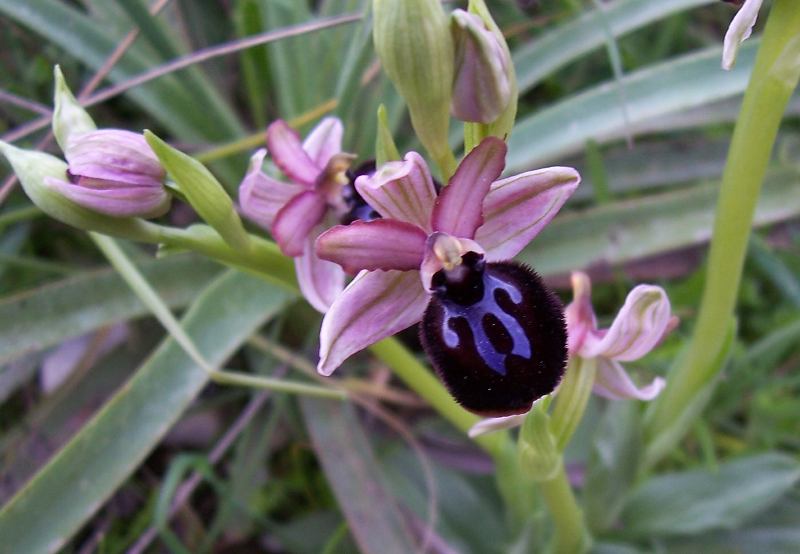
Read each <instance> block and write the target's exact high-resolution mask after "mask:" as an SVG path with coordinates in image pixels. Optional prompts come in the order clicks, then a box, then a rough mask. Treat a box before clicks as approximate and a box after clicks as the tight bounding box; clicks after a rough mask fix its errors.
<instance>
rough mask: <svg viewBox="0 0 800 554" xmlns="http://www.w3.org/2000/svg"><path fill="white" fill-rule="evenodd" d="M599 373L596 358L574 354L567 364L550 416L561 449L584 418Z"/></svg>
mask: <svg viewBox="0 0 800 554" xmlns="http://www.w3.org/2000/svg"><path fill="white" fill-rule="evenodd" d="M596 373H597V360H596V359H595V358H581V357H573V358H571V359H570V361H569V365H567V372H566V375H564V381H563V382H562V383H561V385H560V386H559V388H558V394H557V395H556V406H555V409H553V415H552V417H551V419H550V428H551V430H552V432H553V435H554V437H555V439H556V446H557V447H558V449H559V451H561V452H563V451H564V448H566V446H567V444H568V443H569V439H571V438H572V434H573V433H574V432H575V429H577V427H578V424H579V423H580V422H581V420H582V419H583V413H584V412H585V411H586V405H587V404H588V403H589V396H590V394H591V392H592V387H593V386H594V379H595V374H596Z"/></svg>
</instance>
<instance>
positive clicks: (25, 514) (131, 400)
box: [0, 271, 291, 553]
mask: <svg viewBox="0 0 800 554" xmlns="http://www.w3.org/2000/svg"><path fill="white" fill-rule="evenodd" d="M290 298H291V295H289V294H287V293H286V292H285V291H284V290H282V289H277V288H275V287H274V286H271V285H268V284H266V283H264V282H263V281H260V280H257V279H255V278H253V277H249V276H246V275H244V274H241V273H235V272H232V271H229V272H227V273H225V274H224V275H223V276H222V277H220V278H219V279H218V280H216V281H215V282H214V283H213V284H212V285H211V286H210V287H209V288H207V289H206V290H205V291H204V292H203V294H201V295H200V296H199V297H198V298H197V300H196V301H195V302H194V304H193V305H192V307H191V308H190V309H189V311H188V312H187V314H186V315H185V316H184V318H183V320H182V323H183V325H184V327H185V328H186V331H187V332H188V333H189V335H190V336H191V337H192V338H193V339H194V341H195V342H196V343H197V345H198V347H199V348H200V350H201V351H202V354H203V355H204V356H205V357H206V359H208V360H209V361H210V362H211V363H212V364H221V363H222V362H224V360H225V359H227V358H228V357H229V356H230V355H231V354H232V353H233V351H234V350H236V348H237V347H238V346H239V345H240V344H242V342H243V341H244V340H245V339H246V338H247V337H248V336H250V335H251V334H252V333H253V332H254V331H255V330H256V329H257V328H258V327H259V326H260V325H262V324H263V323H264V322H265V321H267V320H268V319H269V318H270V317H271V316H273V315H275V313H276V312H277V311H278V310H280V309H281V308H282V307H283V306H284V305H285V303H286V302H287V300H288V299H290ZM207 380H208V373H207V372H206V371H204V370H203V369H201V368H199V367H198V366H196V365H195V364H194V363H193V362H192V361H191V360H190V359H189V358H188V357H187V356H186V354H185V353H184V352H183V350H182V349H181V348H180V346H178V345H177V344H176V343H175V342H174V341H172V340H171V339H167V340H165V341H164V342H163V343H162V344H161V346H160V347H159V348H158V349H157V350H156V351H155V352H154V354H153V355H152V356H151V357H150V359H149V360H148V361H147V362H146V363H145V364H144V365H143V366H142V367H141V368H140V369H139V371H137V373H136V375H135V376H134V377H133V379H132V380H131V381H129V382H128V383H127V384H126V386H125V387H124V388H122V389H121V390H120V391H119V392H118V393H117V394H116V395H115V396H114V397H113V398H112V399H111V400H110V401H109V402H108V403H107V404H106V405H105V406H104V408H103V409H102V410H101V411H100V413H98V414H97V415H96V416H95V417H94V418H93V419H92V420H91V421H90V422H89V423H88V424H87V425H86V426H84V427H83V429H81V431H80V432H79V433H78V434H77V435H76V436H75V437H74V438H73V439H72V440H71V441H70V442H69V443H68V444H67V446H66V447H65V448H64V449H63V450H62V451H61V452H59V454H58V455H57V456H56V457H55V458H54V459H53V460H51V461H50V463H48V464H47V465H46V466H45V467H44V468H43V469H42V470H41V471H40V472H39V473H38V474H37V475H36V476H35V477H34V479H33V480H32V481H31V482H30V483H28V485H27V486H26V487H25V488H23V489H22V490H21V491H19V492H18V493H17V495H16V496H15V497H14V498H13V499H12V500H11V501H10V502H9V503H8V504H7V505H6V506H5V507H4V508H3V510H2V511H0V536H2V537H3V548H4V551H7V552H26V553H27V552H30V553H34V552H55V551H56V550H58V549H59V548H60V547H61V546H62V545H63V544H64V543H65V542H66V541H67V540H69V538H70V537H71V536H72V535H73V534H74V533H75V532H76V531H77V530H78V529H79V528H80V526H81V525H82V524H83V523H84V522H85V521H86V520H87V519H88V518H89V517H91V516H92V514H94V512H95V511H97V509H98V508H99V507H100V506H101V505H102V504H103V502H105V501H106V500H107V499H108V498H109V496H110V495H111V494H112V493H113V492H114V491H115V490H116V489H117V487H119V486H120V484H121V483H122V482H124V480H125V479H126V478H127V477H128V476H129V475H130V474H131V473H132V472H133V471H134V470H135V469H136V467H137V466H138V465H139V464H140V463H141V461H142V460H143V459H144V458H145V456H147V454H148V453H149V452H150V451H151V450H152V449H153V448H154V447H155V445H156V444H158V442H159V441H160V440H161V438H162V437H163V436H164V434H165V433H166V432H167V431H168V430H169V428H170V427H171V426H172V424H173V423H175V421H177V419H178V418H179V417H180V415H181V414H182V413H183V412H184V410H185V409H186V408H187V407H188V406H189V404H190V403H191V402H192V400H194V398H195V397H196V396H197V394H199V392H200V391H201V390H202V389H203V387H204V386H205V384H206V382H207Z"/></svg>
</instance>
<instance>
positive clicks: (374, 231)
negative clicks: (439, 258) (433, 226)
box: [317, 219, 426, 273]
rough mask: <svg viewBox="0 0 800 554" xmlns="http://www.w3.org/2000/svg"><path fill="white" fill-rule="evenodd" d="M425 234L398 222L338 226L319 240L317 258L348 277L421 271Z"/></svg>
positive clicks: (412, 226) (414, 226)
mask: <svg viewBox="0 0 800 554" xmlns="http://www.w3.org/2000/svg"><path fill="white" fill-rule="evenodd" d="M425 238H426V235H425V232H424V231H423V230H422V229H420V228H419V227H417V226H416V225H412V224H410V223H406V222H404V221H397V220H394V219H376V220H374V221H355V222H353V223H351V224H350V225H337V226H336V227H332V228H331V229H328V230H327V231H325V232H324V233H322V234H321V235H320V236H319V238H318V239H317V255H318V256H319V257H320V258H322V259H324V260H330V261H332V262H336V263H337V264H339V265H341V266H342V267H343V268H344V270H345V271H346V272H348V273H356V272H358V271H359V270H362V269H366V270H369V271H374V270H376V269H383V270H389V269H397V270H400V271H409V270H412V269H418V268H419V266H420V264H421V263H422V256H423V253H424V251H425Z"/></svg>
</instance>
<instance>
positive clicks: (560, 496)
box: [539, 461, 591, 554]
mask: <svg viewBox="0 0 800 554" xmlns="http://www.w3.org/2000/svg"><path fill="white" fill-rule="evenodd" d="M539 487H540V489H541V491H542V496H543V497H544V501H545V503H547V507H548V509H549V511H550V516H551V517H552V518H553V522H554V524H555V530H554V532H555V534H554V536H553V544H552V549H551V552H552V553H553V554H581V553H582V552H586V551H587V550H588V549H589V543H590V542H591V541H590V540H589V534H588V532H587V531H586V525H585V523H584V519H583V512H581V509H580V507H579V506H578V502H577V501H576V500H575V495H574V493H573V492H572V487H571V486H570V484H569V480H568V479H567V474H566V472H565V471H564V463H563V461H562V463H561V467H560V469H559V471H558V474H556V476H555V477H554V478H553V479H550V480H549V481H543V482H541V483H539Z"/></svg>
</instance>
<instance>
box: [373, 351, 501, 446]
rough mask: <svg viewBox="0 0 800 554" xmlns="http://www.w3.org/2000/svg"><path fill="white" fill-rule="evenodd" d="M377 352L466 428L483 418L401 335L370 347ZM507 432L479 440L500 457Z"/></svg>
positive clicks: (437, 407)
mask: <svg viewBox="0 0 800 554" xmlns="http://www.w3.org/2000/svg"><path fill="white" fill-rule="evenodd" d="M370 350H371V351H372V353H373V354H375V356H377V357H378V358H379V359H380V360H382V361H383V362H384V363H385V364H386V365H388V366H389V367H391V368H392V370H393V371H394V373H395V375H397V376H398V377H399V378H400V379H402V380H403V382H404V383H405V384H406V385H407V386H408V387H409V388H411V389H412V390H413V391H414V392H416V393H417V394H419V395H420V396H421V397H422V398H424V399H425V400H426V401H427V402H428V403H429V404H430V405H431V406H432V407H433V408H434V409H435V410H436V411H437V412H438V413H439V414H440V415H441V416H442V417H444V418H445V419H446V420H448V421H449V422H450V423H452V424H453V425H455V426H456V427H457V428H458V429H460V430H462V431H464V432H466V431H468V430H469V428H470V427H472V426H473V425H475V424H476V423H477V422H478V421H479V418H478V416H476V415H473V414H471V413H469V412H468V411H466V410H465V409H464V408H462V407H461V406H459V405H458V404H457V403H456V401H455V400H453V397H452V396H450V394H449V393H448V392H447V390H446V389H445V388H444V387H443V386H442V384H441V383H440V382H439V381H438V380H437V379H436V377H434V376H433V375H432V374H431V372H430V371H429V370H428V368H426V367H425V366H424V365H423V364H421V363H420V362H419V361H418V360H417V358H416V357H414V355H413V354H411V352H409V351H408V349H407V348H405V347H404V346H403V345H402V344H400V342H398V341H397V339H394V338H388V339H384V340H382V341H380V342H378V343H375V344H373V345H372V346H371V347H370ZM507 440H508V434H507V433H492V434H489V435H482V436H480V437H477V438H476V439H475V441H476V442H477V443H478V445H480V446H481V448H483V449H484V450H485V451H486V452H488V453H489V454H491V455H492V457H493V458H495V459H497V458H498V457H500V456H502V455H503V451H504V443H505V442H506V441H507Z"/></svg>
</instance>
